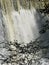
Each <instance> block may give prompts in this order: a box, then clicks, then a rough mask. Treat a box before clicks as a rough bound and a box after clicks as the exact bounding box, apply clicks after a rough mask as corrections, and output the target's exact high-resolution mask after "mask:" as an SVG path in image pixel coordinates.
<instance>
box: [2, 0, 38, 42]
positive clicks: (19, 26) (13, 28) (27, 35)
mask: <svg viewBox="0 0 49 65" xmlns="http://www.w3.org/2000/svg"><path fill="white" fill-rule="evenodd" d="M16 1H17V6H18V10H19V11H16V10H15V7H14V3H13V0H8V1H7V0H1V6H2V10H3V11H2V14H3V18H4V23H5V27H6V32H7V34H6V35H7V39H8V41H11V42H14V41H16V40H17V41H18V42H19V43H20V42H21V43H23V42H24V43H29V42H30V41H34V40H35V39H36V38H37V37H38V36H39V30H38V27H37V23H36V18H35V14H36V13H37V12H36V10H35V9H34V8H32V9H30V10H29V9H28V10H27V9H23V8H21V5H20V2H19V0H16ZM29 4H30V3H29ZM20 8H21V9H20Z"/></svg>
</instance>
